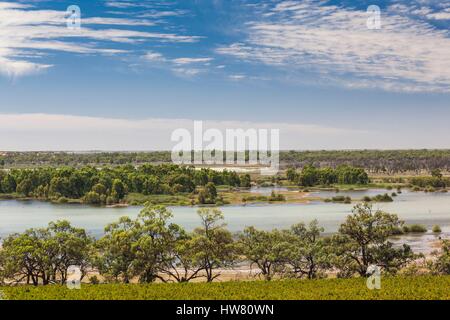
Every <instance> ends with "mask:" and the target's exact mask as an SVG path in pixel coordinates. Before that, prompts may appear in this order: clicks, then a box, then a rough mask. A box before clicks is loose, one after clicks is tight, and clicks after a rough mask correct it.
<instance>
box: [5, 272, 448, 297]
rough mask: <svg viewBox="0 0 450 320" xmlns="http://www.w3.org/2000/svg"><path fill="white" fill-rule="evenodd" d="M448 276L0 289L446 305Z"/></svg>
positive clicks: (31, 293) (29, 293) (28, 293)
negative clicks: (371, 285) (375, 282)
mask: <svg viewBox="0 0 450 320" xmlns="http://www.w3.org/2000/svg"><path fill="white" fill-rule="evenodd" d="M449 288H450V276H421V277H409V278H406V277H405V278H403V277H388V278H382V281H381V290H373V291H371V290H369V289H367V286H366V283H365V279H362V278H354V279H324V280H285V281H273V282H263V281H249V282H217V283H186V284H161V283H157V284H148V285H138V284H129V285H123V284H104V285H87V284H83V285H82V287H81V290H69V289H67V288H66V287H64V286H47V287H28V286H21V287H20V286H19V287H3V288H0V291H1V292H2V293H3V297H4V298H5V299H11V300H29V299H31V300H59V299H65V300H67V299H69V300H450V290H449Z"/></svg>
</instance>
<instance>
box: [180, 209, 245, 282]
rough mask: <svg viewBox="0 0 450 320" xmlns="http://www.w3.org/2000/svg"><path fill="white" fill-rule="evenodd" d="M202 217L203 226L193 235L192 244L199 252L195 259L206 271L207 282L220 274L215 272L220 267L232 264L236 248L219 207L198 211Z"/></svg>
mask: <svg viewBox="0 0 450 320" xmlns="http://www.w3.org/2000/svg"><path fill="white" fill-rule="evenodd" d="M197 213H198V215H199V217H200V219H201V227H199V228H196V229H195V230H194V233H193V235H192V240H191V241H192V243H190V244H189V245H192V246H193V248H194V250H195V251H196V252H197V254H196V257H195V260H196V261H198V262H199V264H200V266H201V269H202V270H203V271H204V272H205V274H206V275H205V277H206V281H207V282H212V281H214V280H215V279H217V278H218V277H219V276H220V274H221V273H220V272H215V270H216V269H218V268H224V267H229V266H232V265H233V264H234V262H235V259H236V250H235V249H236V248H235V243H234V241H233V237H232V235H231V233H230V232H229V231H228V230H227V229H225V224H224V223H223V222H222V221H223V219H224V217H223V213H222V212H221V211H220V210H218V209H212V208H204V209H199V210H198V211H197Z"/></svg>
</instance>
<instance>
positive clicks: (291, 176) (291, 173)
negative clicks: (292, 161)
mask: <svg viewBox="0 0 450 320" xmlns="http://www.w3.org/2000/svg"><path fill="white" fill-rule="evenodd" d="M286 178H287V179H288V180H289V181H290V182H295V183H296V182H297V180H298V173H297V170H295V168H288V169H287V170H286Z"/></svg>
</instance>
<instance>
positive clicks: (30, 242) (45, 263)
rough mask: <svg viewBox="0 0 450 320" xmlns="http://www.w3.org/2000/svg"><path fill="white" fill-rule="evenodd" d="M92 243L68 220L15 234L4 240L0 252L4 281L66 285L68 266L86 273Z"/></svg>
mask: <svg viewBox="0 0 450 320" xmlns="http://www.w3.org/2000/svg"><path fill="white" fill-rule="evenodd" d="M92 241H93V240H92V239H91V238H90V237H88V236H87V235H86V232H85V231H84V230H83V229H77V228H74V227H72V226H71V225H70V223H69V222H67V221H58V222H54V223H53V222H52V223H50V224H49V226H48V228H40V229H29V230H27V231H25V232H23V233H21V234H13V235H11V236H9V237H7V238H6V239H5V241H4V242H3V250H2V251H0V261H1V265H2V271H1V272H2V278H6V279H10V280H11V281H12V282H13V283H21V282H23V281H25V282H26V283H27V284H33V285H35V286H37V285H39V284H43V285H47V284H50V283H60V284H64V283H65V282H66V280H67V270H68V268H69V266H72V265H76V266H79V267H80V269H81V270H82V273H83V274H85V273H86V270H87V268H88V266H89V263H90V253H91V250H90V248H91V244H92Z"/></svg>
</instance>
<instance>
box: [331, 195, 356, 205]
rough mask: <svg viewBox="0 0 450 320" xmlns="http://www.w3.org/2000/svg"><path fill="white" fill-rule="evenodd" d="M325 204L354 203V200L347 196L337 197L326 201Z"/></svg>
mask: <svg viewBox="0 0 450 320" xmlns="http://www.w3.org/2000/svg"><path fill="white" fill-rule="evenodd" d="M325 202H334V203H346V204H349V203H352V198H350V197H346V196H335V197H332V198H331V199H325Z"/></svg>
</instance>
